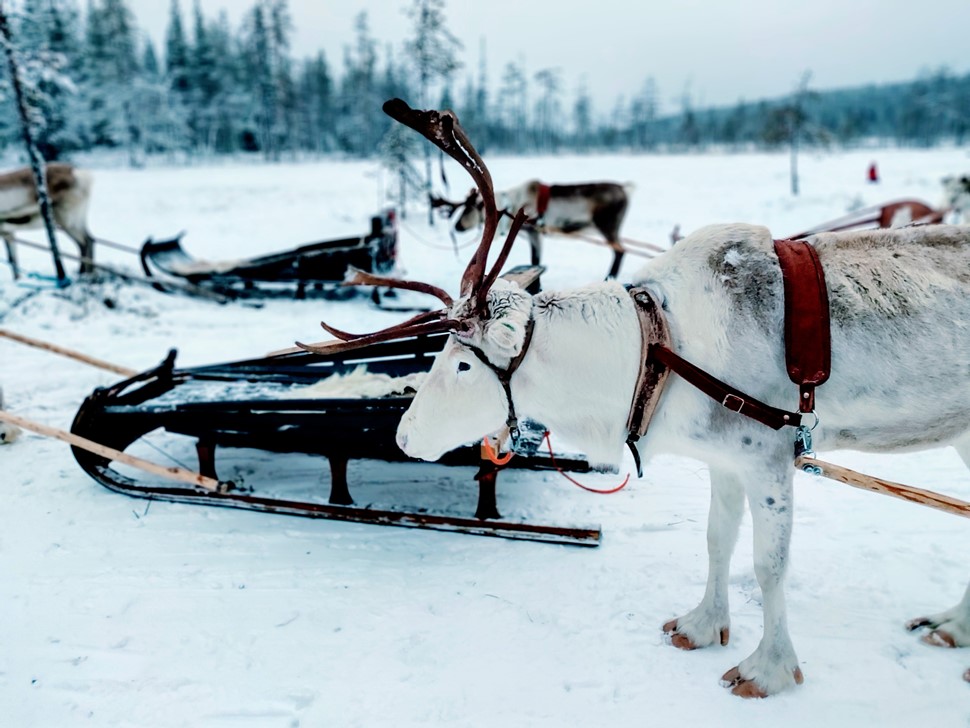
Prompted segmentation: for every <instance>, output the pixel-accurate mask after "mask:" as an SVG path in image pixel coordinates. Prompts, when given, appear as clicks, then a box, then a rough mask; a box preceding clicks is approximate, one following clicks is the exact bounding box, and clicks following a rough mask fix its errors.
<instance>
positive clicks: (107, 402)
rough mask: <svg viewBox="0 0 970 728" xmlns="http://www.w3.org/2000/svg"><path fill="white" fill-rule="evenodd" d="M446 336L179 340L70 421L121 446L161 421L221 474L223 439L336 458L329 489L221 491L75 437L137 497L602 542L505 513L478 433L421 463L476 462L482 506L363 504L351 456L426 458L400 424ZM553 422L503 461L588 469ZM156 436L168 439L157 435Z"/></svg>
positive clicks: (595, 535)
mask: <svg viewBox="0 0 970 728" xmlns="http://www.w3.org/2000/svg"><path fill="white" fill-rule="evenodd" d="M527 270H535V269H527ZM515 272H516V271H510V274H514V273H515ZM507 275H509V274H507ZM447 336H448V335H447V334H432V335H422V336H417V337H413V338H410V339H404V340H398V341H388V342H382V343H377V344H372V345H370V346H367V347H364V348H360V349H356V350H354V351H350V352H341V353H330V354H316V353H311V352H306V351H298V352H290V351H288V352H286V353H281V354H275V355H270V356H268V357H266V358H262V359H252V360H246V361H237V362H230V363H225V364H216V365H211V366H202V367H193V368H189V369H180V368H177V367H176V366H175V352H174V351H173V352H171V353H170V354H169V356H168V358H166V359H165V361H163V362H162V363H161V364H160V365H159V366H157V367H155V368H154V369H150V370H148V371H145V372H143V373H140V374H137V375H135V376H133V377H130V378H128V379H125V380H124V381H121V382H119V383H117V384H115V385H114V386H111V387H106V388H99V389H96V390H95V391H94V392H93V393H92V394H91V395H90V396H88V397H87V399H86V400H85V401H84V402H83V404H82V405H81V407H80V409H79V410H78V412H77V415H76V416H75V419H74V423H73V425H72V427H71V432H72V433H73V434H75V435H79V436H81V437H85V438H88V439H90V440H94V441H96V442H98V443H100V444H102V445H106V446H107V447H110V448H115V449H117V450H122V451H123V450H125V448H127V447H129V446H132V445H134V444H135V443H136V442H137V441H139V440H140V439H142V438H143V437H145V436H146V435H149V434H150V433H152V437H153V438H155V437H156V433H155V431H157V430H159V429H161V430H164V433H162V436H163V437H170V436H175V437H176V438H177V441H178V442H180V443H181V445H180V446H181V447H182V450H183V451H184V452H182V453H181V455H182V457H188V456H196V457H197V458H198V464H199V471H200V472H201V473H202V475H205V476H208V477H212V478H218V477H219V475H218V471H217V467H216V452H217V450H218V449H220V448H242V449H246V450H247V451H249V452H251V451H252V450H259V451H263V453H272V454H274V455H273V456H265V457H276V456H284V454H287V453H302V454H306V455H322V456H324V457H325V458H326V459H327V460H328V461H329V464H330V474H331V477H330V492H329V497H327V494H326V493H323V492H322V490H321V491H320V492H313V490H312V489H311V490H309V491H308V490H307V488H306V484H305V483H304V484H303V486H301V487H298V488H297V490H298V493H297V496H296V497H293V495H292V493H291V492H290V493H289V494H288V491H286V489H285V488H283V489H281V488H279V487H275V486H276V485H277V484H275V483H262V484H259V485H257V486H256V490H253V489H252V487H251V484H250V483H248V482H247V483H246V486H245V487H240V486H239V485H237V484H234V483H228V482H226V483H224V486H225V487H223V488H221V489H220V490H219V491H205V490H202V489H199V488H196V487H193V486H184V485H174V486H173V485H171V484H154V483H145V482H139V481H138V480H135V479H133V478H132V477H129V476H128V475H126V474H125V473H124V472H121V471H119V470H118V469H116V467H113V464H112V462H110V461H109V460H108V459H107V458H105V457H102V456H99V455H96V454H92V453H90V452H87V451H84V450H80V449H77V448H74V456H75V458H76V459H77V461H78V463H79V464H80V466H81V467H82V468H83V469H84V471H85V472H87V473H88V474H89V475H90V476H91V477H92V478H94V479H95V480H96V481H98V482H99V483H101V484H102V485H104V486H105V487H107V488H109V489H111V490H114V491H117V492H120V493H124V494H127V495H130V496H135V497H141V498H148V499H153V500H166V501H175V502H183V503H198V504H208V505H218V506H227V507H233V508H242V509H249V510H257V511H266V512H271V513H280V514H289V515H299V516H306V517H310V518H328V519H335V520H346V521H358V522H365V523H377V524H382V525H398V526H409V527H413V528H426V529H434V530H446V531H461V532H464V533H472V534H478V535H490V536H500V537H505V538H517V539H526V540H537V541H549V542H553V543H567V544H576V545H586V546H596V545H598V543H599V536H600V531H599V529H598V528H597V527H566V526H557V525H547V524H539V523H530V522H522V521H513V520H502V519H501V517H500V515H499V511H498V508H497V505H496V496H495V485H496V478H497V474H498V470H499V468H498V467H496V466H495V465H493V463H492V462H490V461H489V460H488V459H485V458H483V454H482V449H481V447H480V446H479V445H474V446H465V447H462V448H459V449H458V450H455V451H453V452H451V453H449V454H448V455H446V456H445V457H444V458H442V461H441V463H442V464H441V465H437V464H427V463H423V464H422V468H429V469H432V470H433V472H436V473H441V472H443V471H449V467H448V466H456V465H463V466H478V467H479V472H478V475H477V476H476V478H475V479H476V480H478V481H479V497H478V508H477V511H476V513H475V514H474V516H471V515H469V516H467V517H466V516H455V515H451V514H450V513H446V512H440V511H439V510H430V509H424V508H419V509H417V510H413V511H403V510H397V509H396V508H360V507H355V506H354V505H353V503H354V501H353V498H352V497H351V494H350V487H349V484H348V482H347V465H348V462H349V461H350V460H357V459H367V460H377V461H384V462H391V463H401V462H416V461H412V460H410V458H408V457H407V456H406V455H404V453H402V452H401V450H400V449H399V448H398V446H397V443H396V442H395V434H396V430H397V425H398V422H399V421H400V419H401V416H402V415H403V414H404V412H405V411H406V410H407V408H408V406H409V405H410V403H411V398H412V396H413V392H414V390H415V389H416V388H417V386H418V382H419V380H420V378H421V377H422V376H423V375H424V373H426V372H427V371H428V370H429V369H430V367H431V364H432V362H433V360H434V357H435V355H436V354H437V353H438V352H439V351H440V350H441V349H442V348H443V347H444V345H445V342H446V340H447ZM354 380H361V381H363V380H366V386H367V387H369V388H370V389H367V390H363V391H364V396H354V395H348V394H347V393H346V392H340V391H338V390H340V389H341V388H342V387H345V386H346V385H347V382H350V383H351V385H350V387H351V388H353V387H355V386H356V387H359V386H360V381H357V382H356V383H354ZM374 387H377V390H380V391H375V389H374ZM381 388H383V389H381ZM321 390H322V391H321ZM543 432H544V430H543V428H542V426H541V425H539V424H538V423H523V427H522V436H521V438H520V441H519V444H518V448H517V454H516V456H515V457H513V458H512V460H511V461H510V462H509V463H508V465H507V466H505V467H508V468H526V469H562V470H570V471H574V472H588V471H589V470H590V466H589V464H588V462H587V461H586V459H585V456H583V455H581V454H576V453H556V454H555V455H554V456H550V454H549V453H548V452H546V451H545V450H544V449H543V447H542V445H543ZM178 436H181V438H178ZM186 438H188V440H186ZM147 444H148V446H150V447H152V448H154V449H156V450H158V447H157V446H156V445H155V444H153V443H152V442H151V441H149V442H148V443H147ZM193 449H194V451H195V452H194V453H192V452H191V451H192V450H193ZM236 454H237V453H235V452H234V455H236ZM270 471H271V472H272V473H273V476H274V479H275V474H276V469H275V468H270ZM399 472H400V471H399V470H394V469H388V468H386V467H385V468H384V469H383V472H382V473H381V478H382V479H383V480H388V479H389V478H390V479H391V480H393V479H394V478H395V477H400V476H399V475H398V473H399ZM310 479H312V480H313V482H314V483H316V482H317V481H318V480H319V477H318V476H317V475H313V476H311V477H310ZM304 480H307V478H304ZM364 487H367V486H364ZM464 487H465V486H462V488H464Z"/></svg>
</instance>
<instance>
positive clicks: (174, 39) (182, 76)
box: [165, 0, 192, 93]
mask: <svg viewBox="0 0 970 728" xmlns="http://www.w3.org/2000/svg"><path fill="white" fill-rule="evenodd" d="M165 70H166V72H167V73H168V77H169V79H170V82H171V84H172V88H173V89H175V90H176V91H178V92H179V93H188V91H189V89H190V88H191V85H192V84H191V80H190V77H191V70H190V61H189V46H188V42H187V41H186V40H185V30H184V29H183V24H182V7H181V5H179V0H172V4H171V5H170V7H169V16H168V29H167V30H166V32H165Z"/></svg>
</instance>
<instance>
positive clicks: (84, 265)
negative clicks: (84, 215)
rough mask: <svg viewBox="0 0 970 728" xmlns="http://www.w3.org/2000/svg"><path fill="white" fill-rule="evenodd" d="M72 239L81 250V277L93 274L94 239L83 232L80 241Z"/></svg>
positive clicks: (86, 232)
mask: <svg viewBox="0 0 970 728" xmlns="http://www.w3.org/2000/svg"><path fill="white" fill-rule="evenodd" d="M72 237H73V236H72ZM74 239H75V241H76V242H77V245H78V248H80V249H81V271H80V272H81V275H88V274H91V273H94V270H95V268H94V237H93V236H92V235H91V233H89V232H88V231H86V230H85V231H84V234H83V235H82V236H81V240H80V241H78V240H77V238H74Z"/></svg>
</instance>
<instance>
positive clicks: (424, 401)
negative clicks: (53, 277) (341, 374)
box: [398, 224, 970, 694]
mask: <svg viewBox="0 0 970 728" xmlns="http://www.w3.org/2000/svg"><path fill="white" fill-rule="evenodd" d="M811 242H812V244H814V245H815V247H816V249H817V250H818V253H819V257H820V259H821V261H822V264H823V267H824V269H825V275H826V281H827V285H828V288H829V299H830V309H831V318H832V327H831V329H832V374H831V378H830V379H829V381H828V382H827V383H826V384H825V385H823V386H822V387H820V388H819V389H818V392H817V407H816V409H817V411H818V413H819V416H820V417H821V424H820V425H819V427H818V428H817V429H816V430H815V432H814V433H813V434H814V437H815V446H816V447H817V448H818V449H820V450H826V449H832V448H854V449H859V450H869V451H889V450H896V451H898V450H906V449H918V448H926V447H935V446H942V445H946V444H952V445H954V446H955V447H956V449H957V450H958V452H959V453H960V455H961V457H962V458H963V459H964V460H965V461H966V462H967V464H968V466H970V227H957V226H945V225H940V226H933V227H919V228H906V229H900V230H893V231H862V232H849V233H826V234H820V235H816V236H814V237H813V238H811ZM636 280H637V281H638V283H641V284H643V285H646V286H647V287H649V288H650V289H651V290H652V292H653V293H654V294H655V295H656V296H657V298H658V299H659V300H660V301H662V304H663V308H664V310H665V314H666V317H667V321H668V324H669V326H670V330H671V337H672V343H673V348H674V350H675V351H677V352H678V353H679V354H680V355H681V356H683V357H685V358H686V359H688V360H689V361H691V362H693V363H695V364H697V365H698V366H700V367H702V368H703V369H705V370H706V371H708V372H709V373H711V374H713V375H714V376H716V377H718V378H720V379H722V380H724V381H726V382H728V383H730V384H732V385H734V386H735V387H737V388H738V389H740V390H742V391H743V392H746V393H748V394H750V395H751V396H753V397H756V398H758V399H760V400H762V401H763V402H766V403H769V404H772V405H774V406H777V407H783V408H785V409H792V410H794V409H796V406H795V405H796V402H797V391H798V390H797V387H796V386H795V385H794V384H793V383H792V382H791V381H790V380H789V378H788V375H787V372H786V370H785V354H784V333H783V331H784V328H783V317H784V310H783V309H784V305H783V302H784V295H783V287H782V280H781V272H780V269H779V267H778V260H777V256H776V255H775V253H774V249H773V245H772V238H771V235H770V233H769V231H768V230H767V229H765V228H762V227H757V226H752V225H742V224H734V225H718V226H709V227H705V228H702V229H700V230H698V231H697V232H695V233H693V234H692V235H690V236H689V237H687V238H685V239H683V240H681V241H680V242H679V243H678V244H677V246H675V247H674V248H673V249H671V250H670V251H668V252H667V253H665V254H664V255H662V256H659V257H658V258H655V259H653V260H651V261H650V262H649V263H647V265H646V266H645V267H644V268H643V269H642V270H641V271H640V272H639V274H638V275H637V276H636ZM466 305H467V303H466V302H465V301H460V302H459V303H458V304H456V307H455V310H454V311H453V313H454V314H456V315H460V314H461V313H462V311H463V310H464V309H463V307H464V306H466ZM489 305H490V312H491V317H490V319H488V320H487V321H486V322H485V323H484V328H482V326H483V325H482V324H481V323H479V324H478V326H477V328H475V330H473V331H472V333H471V334H469V335H468V336H467V337H466V338H465V339H458V338H457V337H453V340H452V342H450V343H449V344H448V345H447V346H446V347H445V349H444V351H443V352H442V353H441V355H439V357H438V358H437V360H436V361H435V364H434V366H433V367H432V370H431V372H430V373H429V376H428V379H427V380H426V381H425V384H424V385H423V386H422V387H421V388H420V389H419V390H418V393H417V395H416V397H415V399H414V401H413V403H412V405H411V407H410V409H409V410H408V412H407V413H406V415H405V416H404V418H403V419H402V421H401V425H400V427H399V430H398V433H399V435H398V442H399V444H400V445H401V447H402V449H403V450H404V451H405V452H406V453H407V454H409V455H412V456H415V457H420V458H423V459H429V460H435V459H437V458H438V457H440V456H441V455H442V454H443V453H444V452H447V451H448V450H451V449H453V448H454V447H456V446H458V445H460V444H463V443H466V442H470V441H474V440H477V439H479V438H481V437H482V436H483V435H485V434H488V433H491V432H494V431H495V430H498V429H500V428H501V427H502V425H503V424H504V421H505V418H506V414H507V408H506V399H505V395H504V393H503V390H502V387H501V386H500V384H499V382H498V380H497V378H496V376H495V374H494V373H492V372H491V371H490V370H489V369H487V368H486V367H485V366H484V365H483V364H481V363H480V362H479V361H478V359H477V358H476V357H475V356H474V355H472V354H471V353H470V352H469V351H468V350H467V349H466V348H465V347H463V346H462V343H463V341H466V342H468V343H472V344H474V345H475V346H478V347H480V348H481V349H482V350H483V351H484V353H485V354H486V355H487V356H488V357H489V359H490V361H492V362H493V363H494V364H496V365H498V366H505V365H507V364H508V362H509V360H510V358H511V357H512V356H514V355H515V354H516V353H517V352H518V351H519V349H520V348H521V345H522V338H523V335H524V334H523V332H524V329H525V323H526V321H527V320H528V317H529V315H530V313H532V315H533V317H534V320H535V331H534V335H533V341H532V345H531V347H530V349H529V351H528V353H527V355H526V357H525V358H524V360H523V362H522V364H521V367H520V368H519V370H518V371H517V372H516V374H515V375H514V377H513V378H512V395H513V400H514V402H515V405H516V409H517V413H518V416H519V417H520V418H521V417H523V416H527V417H531V418H533V419H536V420H538V421H540V422H542V423H543V424H545V425H546V426H547V427H549V428H550V429H551V430H552V431H553V432H558V433H561V434H562V435H563V436H566V437H568V438H569V439H570V440H572V441H574V442H576V443H577V444H580V445H581V446H583V447H584V449H585V450H586V451H587V453H588V455H589V456H590V458H591V460H593V461H595V462H602V463H606V464H611V465H616V464H618V463H619V461H620V458H621V456H622V448H623V443H624V440H625V437H626V430H625V427H626V420H627V415H628V412H629V408H630V403H631V400H632V394H633V387H634V382H635V378H636V373H637V368H638V366H639V357H640V334H639V325H638V323H637V320H636V315H635V312H634V309H633V306H632V303H631V301H630V298H629V295H628V294H627V293H626V292H625V291H624V290H623V288H622V287H620V286H618V285H617V284H615V283H612V282H609V281H607V282H604V283H599V284H594V285H591V286H589V287H586V288H582V289H578V290H575V291H567V292H558V293H556V292H547V293H542V294H539V295H537V296H535V297H534V298H532V297H530V296H529V295H528V294H526V293H524V292H522V291H520V290H518V289H517V288H515V287H513V286H512V285H511V284H505V283H503V284H496V286H495V288H493V290H492V291H491V293H490V294H489ZM498 330H501V331H502V335H501V336H499V335H497V333H496V332H497V331H498ZM459 361H462V362H467V363H468V364H469V368H468V370H467V371H458V370H457V364H458V362H459ZM639 447H640V451H641V454H642V456H643V458H644V460H645V461H647V460H649V458H650V457H652V456H653V455H655V454H657V453H661V452H669V453H677V454H681V455H686V456H689V457H694V458H697V459H699V460H702V461H704V462H706V463H707V464H708V465H709V467H710V473H711V486H712V488H711V509H710V518H709V524H708V551H709V577H708V584H707V589H706V591H705V594H704V596H703V598H702V600H701V602H700V604H699V605H698V606H697V607H696V608H695V609H694V610H692V611H691V612H689V613H688V614H686V615H684V616H682V617H680V618H679V619H677V620H676V633H677V634H678V635H681V636H682V637H684V638H687V639H688V640H689V641H690V643H691V644H692V645H693V646H696V647H704V646H708V645H712V644H717V643H718V641H719V640H720V635H721V634H722V632H723V631H726V630H727V629H728V628H729V625H730V617H729V610H728V590H727V585H728V567H729V562H730V557H731V552H732V550H733V547H734V543H735V541H736V538H737V533H738V528H739V525H740V521H741V516H742V513H743V503H744V500H745V498H747V501H748V505H749V508H750V511H751V515H752V523H753V529H754V541H755V573H756V576H757V578H758V582H759V584H760V586H761V589H762V592H763V600H764V602H763V609H764V636H763V639H762V641H761V643H760V644H759V645H758V647H757V649H756V650H755V651H754V653H753V654H752V655H751V656H749V657H748V658H747V659H745V660H743V661H742V662H741V663H740V665H739V666H738V667H739V670H740V676H741V678H742V680H744V681H745V684H748V685H751V684H753V685H754V686H755V688H756V691H755V692H760V693H763V694H771V693H775V692H778V691H780V690H783V689H785V688H788V687H790V686H792V685H794V684H795V682H796V670H797V668H798V661H797V658H796V655H795V651H794V648H793V646H792V644H791V640H790V637H789V635H788V627H787V615H786V608H785V600H784V593H783V589H782V583H783V579H784V575H785V570H786V565H787V561H788V547H789V541H790V538H791V528H792V509H793V500H792V482H793V472H794V471H793V468H792V464H791V463H792V447H793V432H792V431H791V429H790V428H785V429H783V430H782V431H778V432H776V431H774V430H771V429H769V428H767V427H765V426H763V425H761V424H759V423H757V422H755V421H754V420H751V419H749V418H746V417H743V416H740V415H738V414H736V413H734V412H731V411H729V410H727V409H725V408H723V407H721V406H720V405H719V404H718V403H716V402H714V401H713V400H711V399H710V398H708V397H707V396H706V395H704V394H702V393H701V392H700V391H699V390H697V389H696V388H694V387H693V386H692V385H690V384H688V383H687V382H685V381H684V380H682V379H681V378H680V377H678V376H677V375H671V376H670V377H669V378H668V381H667V385H666V388H665V390H664V392H663V394H662V397H661V400H660V403H659V406H658V409H657V411H656V414H655V416H654V419H653V421H652V423H651V425H650V429H649V430H648V432H647V434H646V435H645V436H644V438H642V439H641V441H640V443H639ZM946 615H949V616H946ZM941 621H942V623H944V624H946V625H948V629H949V631H950V633H951V634H952V635H953V636H954V637H955V639H956V640H957V643H958V644H961V645H970V596H968V597H965V598H964V601H963V602H962V603H961V605H959V606H958V607H956V608H954V609H953V610H951V611H950V612H948V613H945V614H944V616H943V617H942V618H941ZM799 677H800V673H799Z"/></svg>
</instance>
